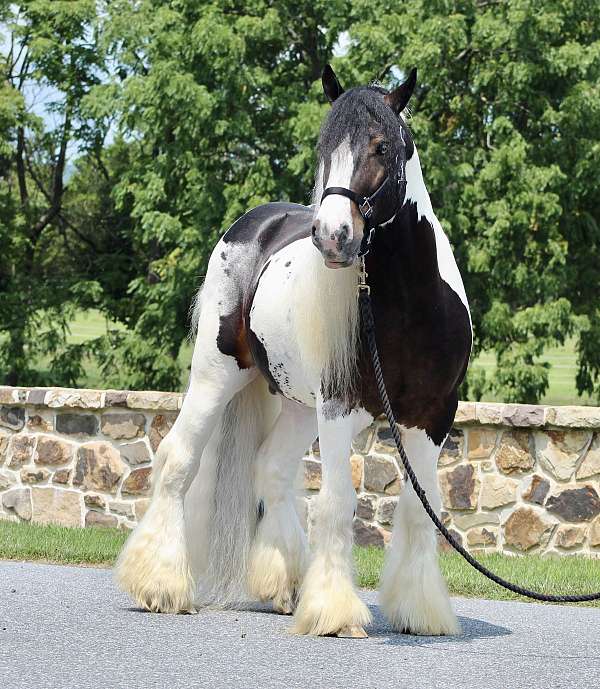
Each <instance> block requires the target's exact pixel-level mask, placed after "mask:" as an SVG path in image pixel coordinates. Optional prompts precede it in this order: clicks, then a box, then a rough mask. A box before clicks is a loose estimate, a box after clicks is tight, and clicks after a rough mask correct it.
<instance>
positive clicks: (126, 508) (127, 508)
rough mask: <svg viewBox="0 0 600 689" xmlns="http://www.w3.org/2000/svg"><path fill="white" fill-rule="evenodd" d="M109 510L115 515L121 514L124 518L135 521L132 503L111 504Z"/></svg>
mask: <svg viewBox="0 0 600 689" xmlns="http://www.w3.org/2000/svg"><path fill="white" fill-rule="evenodd" d="M108 509H109V511H110V512H112V513H113V514H119V515H121V516H122V517H127V518H128V519H133V518H134V514H133V504H132V503H131V502H110V503H109V504H108Z"/></svg>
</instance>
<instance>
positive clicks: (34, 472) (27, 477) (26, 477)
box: [21, 468, 50, 483]
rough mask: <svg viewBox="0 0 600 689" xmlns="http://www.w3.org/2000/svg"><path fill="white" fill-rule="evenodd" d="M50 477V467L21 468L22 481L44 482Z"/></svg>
mask: <svg viewBox="0 0 600 689" xmlns="http://www.w3.org/2000/svg"><path fill="white" fill-rule="evenodd" d="M49 477H50V472H49V471H48V469H43V468H40V469H21V483H44V481H47V480H48V478H49Z"/></svg>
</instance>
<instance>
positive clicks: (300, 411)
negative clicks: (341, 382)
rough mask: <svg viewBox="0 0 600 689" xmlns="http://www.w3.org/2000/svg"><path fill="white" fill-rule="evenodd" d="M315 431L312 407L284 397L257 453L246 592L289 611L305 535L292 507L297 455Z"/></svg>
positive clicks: (303, 562)
mask: <svg viewBox="0 0 600 689" xmlns="http://www.w3.org/2000/svg"><path fill="white" fill-rule="evenodd" d="M316 436H317V417H316V412H315V410H314V409H311V408H309V407H303V406H301V405H299V404H297V403H295V402H290V401H289V400H286V399H284V400H283V402H282V409H281V413H280V415H279V417H278V418H277V420H276V422H275V425H274V427H273V429H272V430H271V432H270V433H269V435H268V436H267V437H266V438H265V440H264V441H263V443H262V445H261V447H260V450H259V453H258V458H257V466H256V480H255V490H256V496H257V499H258V501H259V505H258V509H259V518H260V521H259V524H258V528H257V531H256V536H255V538H254V542H253V544H252V550H251V554H250V566H249V575H248V588H249V592H250V594H251V595H253V596H254V597H256V598H258V599H259V600H265V601H267V600H271V601H273V608H274V609H275V610H276V611H277V612H281V613H284V614H290V613H292V612H293V608H294V603H295V598H296V592H297V590H298V588H299V587H300V584H301V583H302V577H303V575H304V570H305V568H306V549H307V544H306V536H305V534H304V530H303V529H302V526H301V524H300V521H299V519H298V514H297V511H296V506H295V492H294V479H295V477H296V473H297V469H298V464H299V460H300V458H301V457H302V456H303V454H304V453H305V452H306V450H307V448H308V447H309V446H310V444H311V443H312V442H313V441H314V439H315V438H316Z"/></svg>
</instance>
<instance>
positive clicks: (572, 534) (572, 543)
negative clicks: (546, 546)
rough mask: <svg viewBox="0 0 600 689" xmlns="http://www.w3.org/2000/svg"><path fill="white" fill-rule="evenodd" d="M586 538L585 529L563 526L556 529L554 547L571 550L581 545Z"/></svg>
mask: <svg viewBox="0 0 600 689" xmlns="http://www.w3.org/2000/svg"><path fill="white" fill-rule="evenodd" d="M585 536H586V528H585V527H583V526H565V525H561V526H559V527H558V530H557V532H556V538H555V541H554V543H555V545H557V546H558V547H559V548H565V549H567V550H569V549H571V548H578V547H579V546H581V545H583V542H584V541H585Z"/></svg>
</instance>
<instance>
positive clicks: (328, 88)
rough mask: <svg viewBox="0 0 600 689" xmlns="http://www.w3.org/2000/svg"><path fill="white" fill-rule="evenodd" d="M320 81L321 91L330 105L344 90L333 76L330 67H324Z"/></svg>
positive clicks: (333, 73)
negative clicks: (321, 84) (321, 83)
mask: <svg viewBox="0 0 600 689" xmlns="http://www.w3.org/2000/svg"><path fill="white" fill-rule="evenodd" d="M321 81H322V82H323V91H325V95H326V96H327V100H328V101H329V102H330V103H333V101H334V100H336V98H339V97H340V96H341V95H342V93H344V89H343V88H342V85H341V84H340V82H339V81H338V78H337V77H336V76H335V72H334V71H333V69H332V68H331V65H325V69H324V70H323V74H322V75H321Z"/></svg>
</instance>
